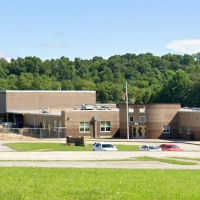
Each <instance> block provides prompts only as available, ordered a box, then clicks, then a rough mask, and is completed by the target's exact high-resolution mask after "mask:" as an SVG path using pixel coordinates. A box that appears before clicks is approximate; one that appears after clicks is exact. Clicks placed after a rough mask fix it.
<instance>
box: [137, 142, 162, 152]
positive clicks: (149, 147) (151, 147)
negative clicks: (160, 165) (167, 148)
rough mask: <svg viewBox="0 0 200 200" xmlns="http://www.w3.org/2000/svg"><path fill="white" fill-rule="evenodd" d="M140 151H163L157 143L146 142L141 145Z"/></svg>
mask: <svg viewBox="0 0 200 200" xmlns="http://www.w3.org/2000/svg"><path fill="white" fill-rule="evenodd" d="M139 150H140V151H162V149H161V148H160V147H159V146H157V145H151V144H150V145H149V144H145V145H142V146H140V147H139Z"/></svg>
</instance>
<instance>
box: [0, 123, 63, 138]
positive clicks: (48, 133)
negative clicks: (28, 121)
mask: <svg viewBox="0 0 200 200" xmlns="http://www.w3.org/2000/svg"><path fill="white" fill-rule="evenodd" d="M65 132H66V127H53V128H52V127H48V128H39V127H36V128H29V127H27V128H25V127H24V128H15V127H14V124H13V123H10V122H6V123H1V124H0V133H7V134H9V133H15V134H19V135H21V136H27V137H35V138H64V137H65Z"/></svg>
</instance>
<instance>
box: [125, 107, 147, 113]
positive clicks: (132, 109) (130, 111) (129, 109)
mask: <svg viewBox="0 0 200 200" xmlns="http://www.w3.org/2000/svg"><path fill="white" fill-rule="evenodd" d="M128 112H129V113H134V108H131V107H129V108H128ZM139 112H140V113H145V107H143V106H141V107H140V108H139Z"/></svg>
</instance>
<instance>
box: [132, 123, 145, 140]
mask: <svg viewBox="0 0 200 200" xmlns="http://www.w3.org/2000/svg"><path fill="white" fill-rule="evenodd" d="M145 137H146V126H132V131H131V138H145Z"/></svg>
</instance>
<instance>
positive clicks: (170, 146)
mask: <svg viewBox="0 0 200 200" xmlns="http://www.w3.org/2000/svg"><path fill="white" fill-rule="evenodd" d="M168 148H173V149H176V148H179V147H178V146H177V145H169V146H168Z"/></svg>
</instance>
